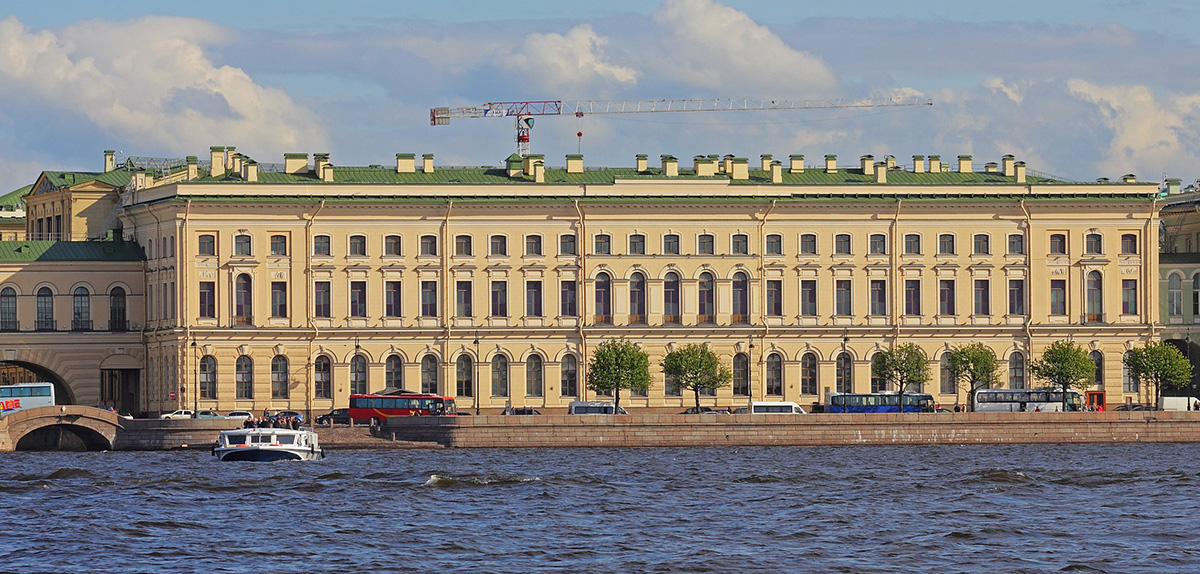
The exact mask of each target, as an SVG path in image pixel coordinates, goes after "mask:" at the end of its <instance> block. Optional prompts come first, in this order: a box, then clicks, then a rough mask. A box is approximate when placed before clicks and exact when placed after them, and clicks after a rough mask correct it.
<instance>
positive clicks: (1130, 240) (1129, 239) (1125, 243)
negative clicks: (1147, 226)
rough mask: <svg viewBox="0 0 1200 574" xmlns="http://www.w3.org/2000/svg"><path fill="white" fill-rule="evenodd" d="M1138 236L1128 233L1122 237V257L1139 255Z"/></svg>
mask: <svg viewBox="0 0 1200 574" xmlns="http://www.w3.org/2000/svg"><path fill="white" fill-rule="evenodd" d="M1137 252H1138V249H1137V235H1135V234H1133V233H1126V234H1124V235H1122V236H1121V255H1137Z"/></svg>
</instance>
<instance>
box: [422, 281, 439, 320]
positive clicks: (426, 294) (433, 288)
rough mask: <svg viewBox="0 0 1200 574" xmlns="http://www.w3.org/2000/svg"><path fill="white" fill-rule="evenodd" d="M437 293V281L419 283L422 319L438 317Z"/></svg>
mask: <svg viewBox="0 0 1200 574" xmlns="http://www.w3.org/2000/svg"><path fill="white" fill-rule="evenodd" d="M437 300H438V293H437V281H422V282H421V316H422V317H437V316H438V302H437Z"/></svg>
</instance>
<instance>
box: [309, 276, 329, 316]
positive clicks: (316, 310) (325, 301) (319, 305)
mask: <svg viewBox="0 0 1200 574" xmlns="http://www.w3.org/2000/svg"><path fill="white" fill-rule="evenodd" d="M331 291H332V289H330V284H329V282H328V281H317V282H316V283H314V284H313V316H314V317H326V318H328V317H332V316H333V309H332V305H331V304H330V302H331V301H332V299H333V298H332V293H331Z"/></svg>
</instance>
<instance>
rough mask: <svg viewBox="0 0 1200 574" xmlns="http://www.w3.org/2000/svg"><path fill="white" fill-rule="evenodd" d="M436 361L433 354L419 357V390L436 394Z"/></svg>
mask: <svg viewBox="0 0 1200 574" xmlns="http://www.w3.org/2000/svg"><path fill="white" fill-rule="evenodd" d="M438 378H439V377H438V361H437V357H435V356H433V355H425V358H423V359H421V392H422V393H429V394H436V393H437V392H438Z"/></svg>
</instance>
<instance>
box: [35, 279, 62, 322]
mask: <svg viewBox="0 0 1200 574" xmlns="http://www.w3.org/2000/svg"><path fill="white" fill-rule="evenodd" d="M56 328H58V326H57V325H55V324H54V292H53V291H51V290H50V288H49V287H42V288H41V289H38V291H37V330H39V331H53V330H55V329H56Z"/></svg>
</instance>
